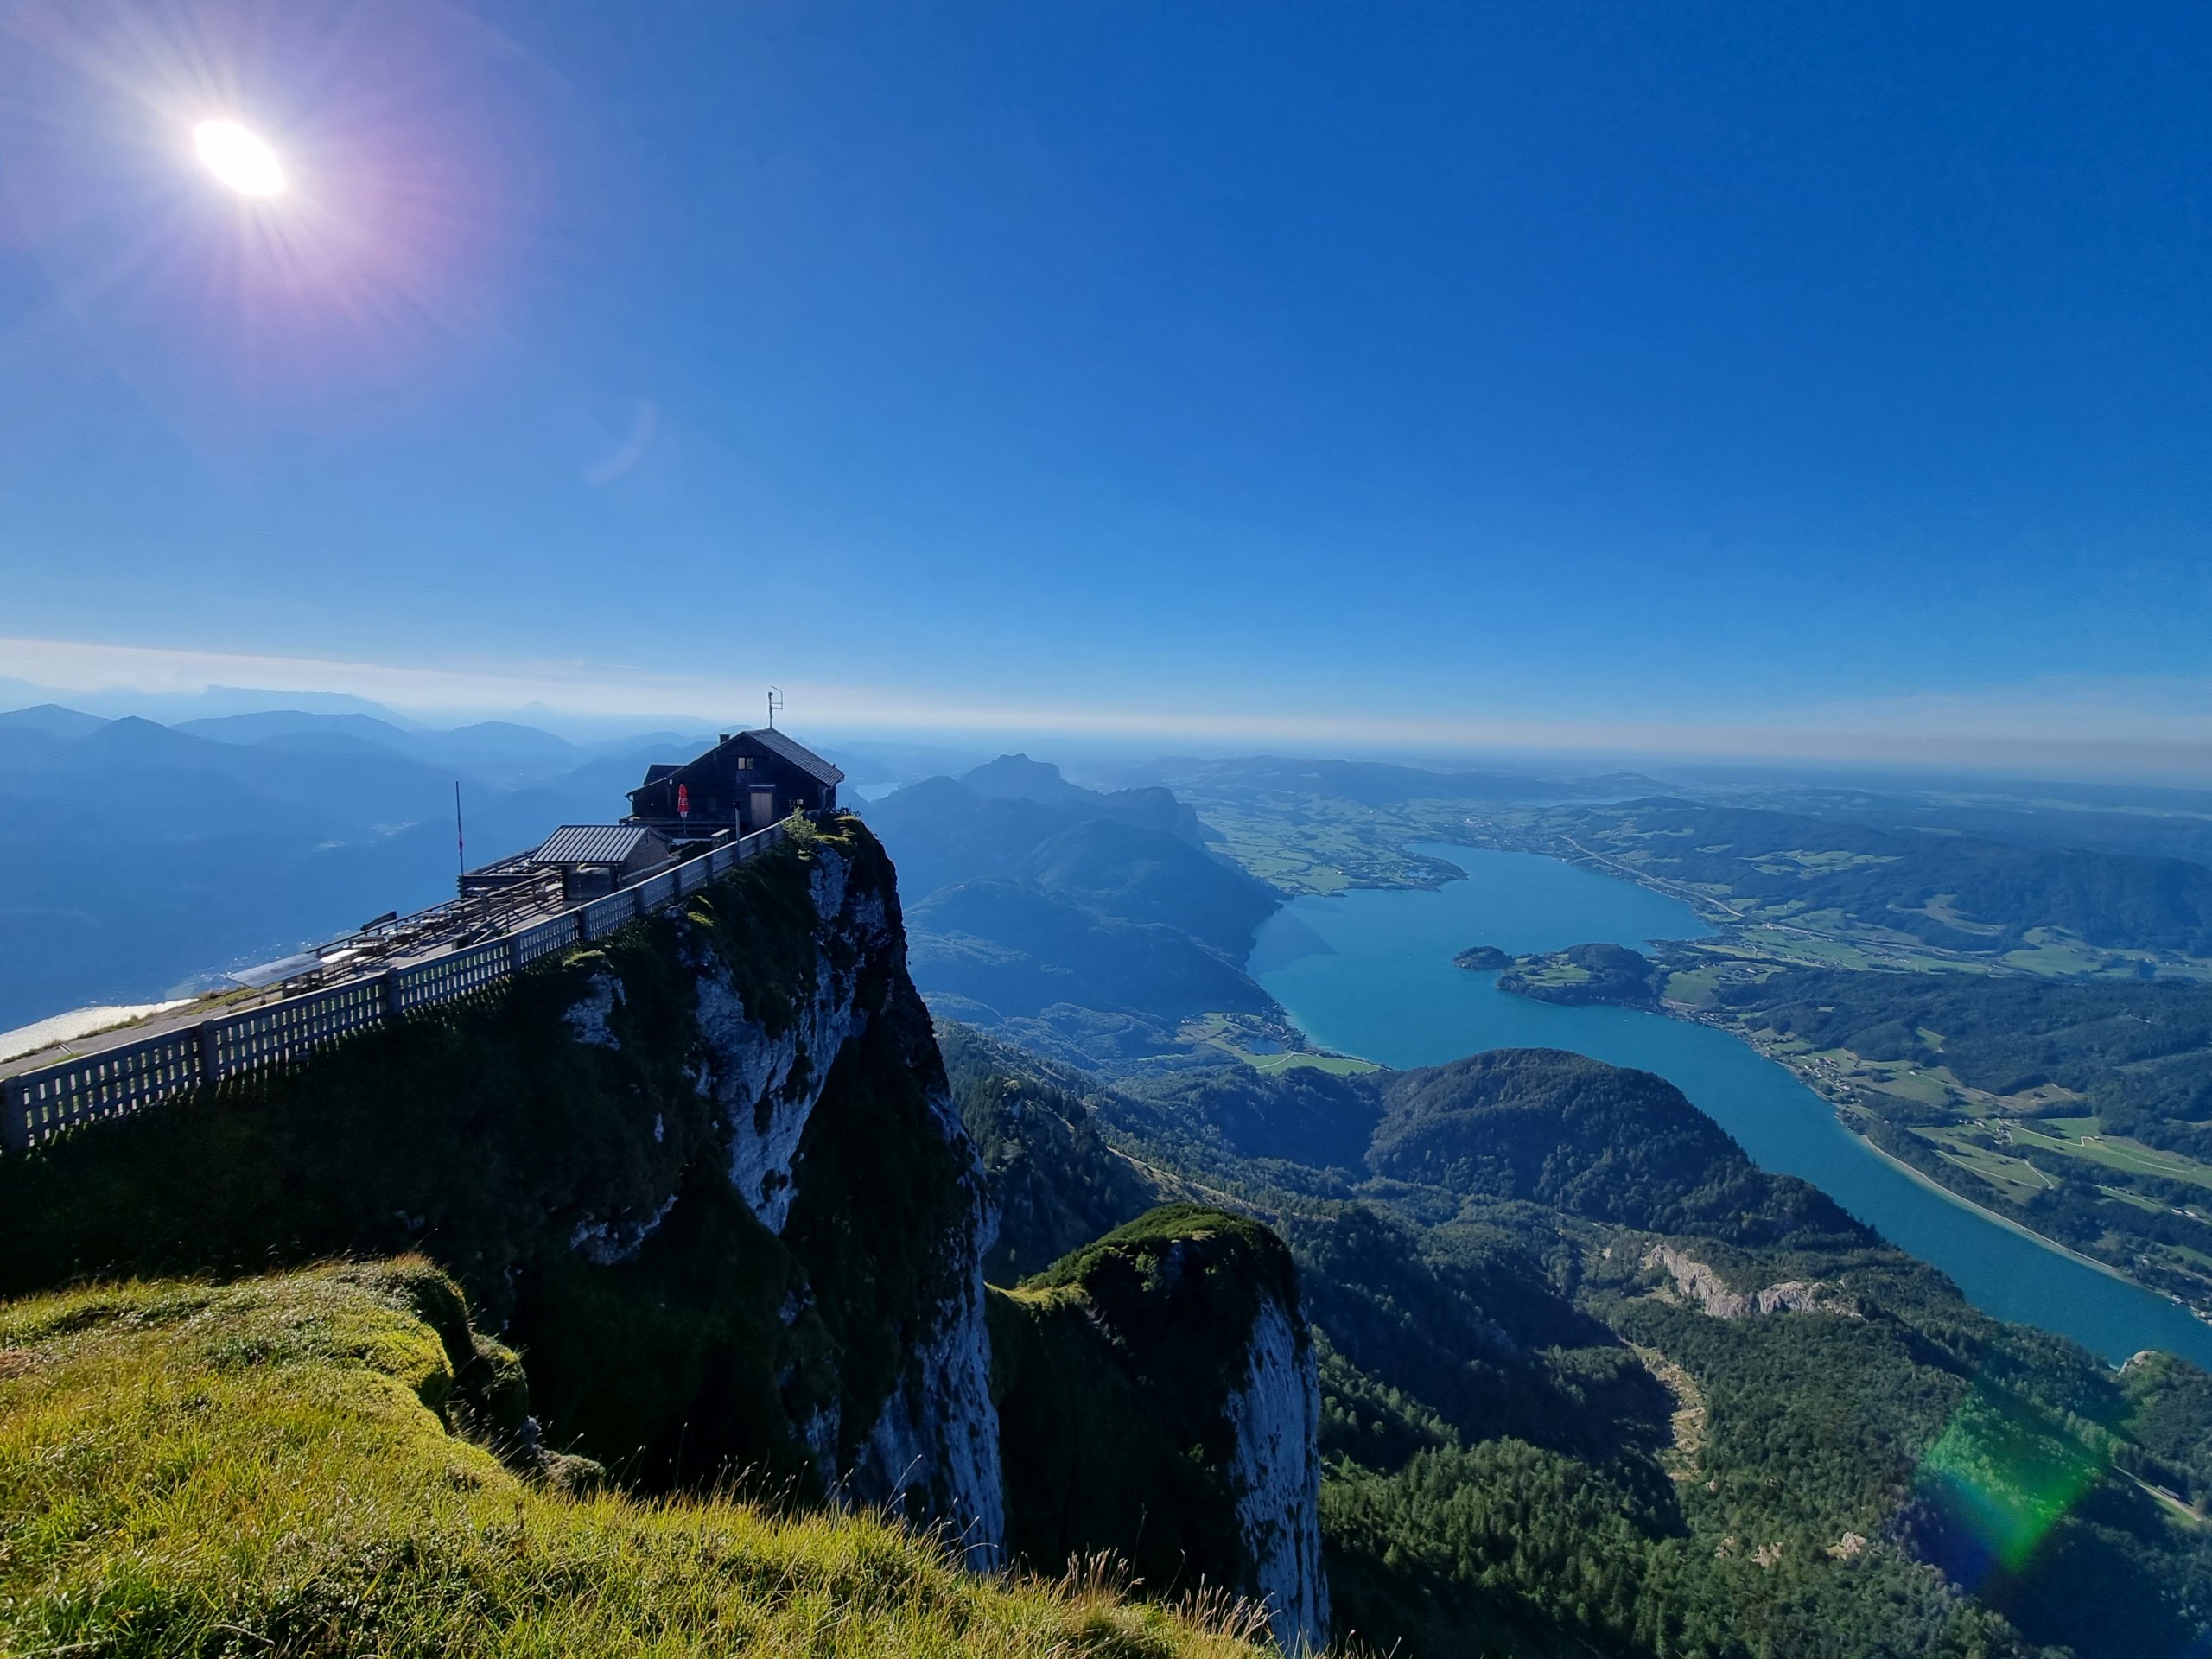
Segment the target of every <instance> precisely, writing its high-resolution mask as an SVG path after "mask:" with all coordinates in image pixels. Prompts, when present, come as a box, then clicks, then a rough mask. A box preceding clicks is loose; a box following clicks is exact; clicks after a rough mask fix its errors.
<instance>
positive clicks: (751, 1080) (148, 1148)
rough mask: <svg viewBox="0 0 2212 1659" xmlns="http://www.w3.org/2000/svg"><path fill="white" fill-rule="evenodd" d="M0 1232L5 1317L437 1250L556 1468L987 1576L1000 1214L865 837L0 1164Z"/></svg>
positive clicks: (807, 846)
mask: <svg viewBox="0 0 2212 1659" xmlns="http://www.w3.org/2000/svg"><path fill="white" fill-rule="evenodd" d="M0 1213H3V1214H5V1215H7V1216H8V1217H10V1222H9V1235H8V1237H7V1239H6V1241H5V1247H4V1249H0V1291H4V1292H14V1293H20V1292H23V1291H28V1290H32V1289H36V1288H41V1287H45V1286H48V1285H52V1284H55V1283H58V1282H61V1281H65V1280H67V1279H68V1278H70V1277H72V1276H74V1275H80V1274H88V1273H99V1274H114V1273H118V1272H135V1273H149V1272H185V1273H193V1274H211V1273H212V1274H232V1273H238V1272H242V1271H250V1270H256V1269H259V1268H265V1267H267V1266H269V1265H270V1264H271V1263H272V1262H277V1263H281V1262H301V1261H307V1260H312V1259H315V1258H316V1257H321V1256H327V1255H336V1254H353V1255H388V1254H393V1253H397V1252H398V1251H401V1250H416V1251H419V1252H421V1253H422V1254H423V1255H427V1256H428V1257H429V1258H430V1259H431V1260H432V1261H434V1262H436V1263H437V1264H438V1265H439V1266H440V1267H442V1268H444V1269H445V1270H447V1271H448V1272H449V1273H451V1274H453V1275H454V1277H455V1278H456V1279H458V1280H459V1281H461V1283H462V1285H463V1286H465V1287H466V1288H467V1293H468V1294H469V1296H470V1298H471V1300H472V1301H474V1303H475V1305H476V1306H479V1307H480V1308H481V1309H482V1310H483V1311H484V1313H485V1315H486V1318H487V1319H489V1320H491V1321H492V1322H493V1324H495V1325H497V1326H498V1327H499V1330H500V1332H501V1334H502V1335H503V1337H504V1338H505V1339H506V1340H507V1341H508V1342H510V1343H511V1344H513V1346H514V1347H516V1348H517V1349H518V1350H519V1351H521V1352H522V1354H523V1355H524V1363H525V1365H526V1366H527V1369H528V1371H529V1375H530V1381H531V1392H532V1395H533V1397H534V1399H535V1400H536V1401H537V1408H538V1413H539V1417H540V1420H541V1421H542V1424H543V1433H544V1434H545V1436H546V1438H547V1439H548V1440H549V1441H550V1443H552V1444H555V1445H561V1446H575V1447H577V1448H578V1449H580V1450H582V1451H584V1452H588V1454H589V1455H591V1456H593V1457H594V1458H597V1459H600V1460H601V1461H602V1462H604V1463H606V1464H607V1465H608V1466H609V1468H611V1469H612V1470H613V1471H615V1472H616V1474H617V1475H618V1476H620V1477H622V1478H626V1479H630V1480H634V1481H639V1482H643V1483H645V1484H649V1485H674V1484H685V1485H694V1484H702V1483H705V1482H711V1481H716V1480H721V1479H730V1478H737V1479H753V1480H757V1481H760V1482H761V1483H763V1484H766V1485H770V1486H774V1487H778V1488H785V1489H789V1488H791V1487H793V1486H794V1485H795V1486H796V1488H797V1489H798V1490H799V1491H815V1492H825V1493H828V1494H830V1495H833V1496H837V1497H845V1498H849V1499H850V1500H852V1501H856V1502H860V1503H868V1504H887V1505H890V1506H892V1507H894V1508H896V1509H898V1510H901V1511H902V1512H905V1513H906V1514H909V1515H911V1516H914V1517H915V1518H917V1519H927V1520H931V1521H940V1522H944V1523H946V1524H947V1525H948V1526H949V1527H950V1529H951V1531H952V1533H953V1534H954V1535H955V1536H957V1538H959V1539H960V1540H962V1541H963V1543H964V1544H965V1545H966V1547H967V1548H968V1550H969V1555H970V1559H972V1560H976V1561H979V1562H987V1561H989V1560H995V1559H996V1556H997V1553H998V1548H999V1542H1000V1539H1001V1535H1002V1532H1003V1529H1004V1522H1003V1514H1002V1508H1001V1495H1000V1494H1001V1485H1000V1471H999V1453H998V1424H997V1418H996V1414H995V1410H994V1408H993V1405H992V1401H991V1398H990V1391H989V1386H988V1383H989V1371H990V1362H989V1349H988V1336H987V1331H986V1325H985V1314H984V1302H983V1281H982V1266H981V1263H982V1255H983V1253H984V1251H985V1250H986V1249H988V1246H989V1243H990V1236H991V1230H992V1217H991V1213H990V1208H989V1205H988V1198H987V1195H986V1192H985V1190H984V1184H983V1180H982V1173H981V1171H980V1167H979V1165H978V1162H977V1160H976V1154H975V1149H974V1147H973V1145H972V1143H971V1142H970V1141H969V1138H968V1135H967V1134H966V1132H965V1131H964V1130H963V1128H962V1127H961V1124H960V1121H959V1117H958V1116H957V1112H956V1111H955V1110H954V1109H953V1107H952V1104H951V1102H950V1096H949V1094H948V1091H947V1089H946V1085H945V1079H944V1067H943V1064H942V1062H941V1060H940V1059H939V1058H938V1051H937V1046H936V1043H935V1040H934V1039H933V1037H932V1035H931V1030H930V1025H929V1019H928V1015H927V1014H926V1012H925V1010H924V1008H923V1007H922V1005H921V1002H920V1000H919V999H918V997H917V996H916V995H915V993H914V990H913V987H912V983H911V982H909V980H908V979H907V976H906V968H905V941H904V935H903V931H902V927H901V923H900V918H899V901H898V894H897V892H896V889H895V886H894V882H893V872H892V869H891V866H890V862H889V861H888V860H887V858H886V857H885V855H884V854H883V852H882V849H881V848H880V846H879V845H878V844H877V843H876V842H875V841H874V838H873V837H872V836H870V835H869V834H868V830H867V829H865V828H863V827H862V826H861V824H860V823H858V822H857V821H856V820H854V819H850V818H846V819H841V820H838V821H836V823H835V824H834V825H833V826H832V827H831V828H830V829H827V830H823V831H821V832H817V833H811V834H803V835H801V836H797V837H795V842H794V844H793V845H791V846H790V847H789V848H787V849H783V850H779V851H778V852H776V853H774V854H772V855H768V856H766V857H763V858H760V859H757V860H755V861H751V862H749V863H747V864H745V865H742V866H741V867H740V868H738V869H737V870H736V871H734V872H733V873H732V874H730V875H729V876H728V877H726V878H724V879H722V880H718V881H716V882H715V883H713V884H711V885H709V887H706V888H704V889H702V891H701V892H700V893H698V894H697V895H696V896H695V897H694V898H693V899H692V900H691V901H690V904H689V905H688V906H687V907H685V908H684V909H683V910H682V911H680V912H671V913H668V914H664V915H663V916H660V917H658V918H652V919H651V920H647V921H645V922H641V923H639V924H638V925H635V926H632V927H630V928H627V929H625V930H624V931H621V932H620V933H619V934H617V935H614V936H613V937H611V938H607V939H606V940H603V941H601V942H599V944H597V946H596V947H595V948H594V949H592V950H585V951H579V952H575V953H573V954H571V955H570V956H569V957H567V958H566V959H565V960H562V961H559V962H556V963H548V964H543V965H541V966H540V967H538V968H537V969H532V970H531V971H530V972H528V973H525V974H524V975H522V976H518V978H517V979H515V980H513V981H511V982H507V983H506V984H505V985H503V986H501V987H499V988H497V989H495V990H493V991H491V992H489V993H487V994H486V995H485V996H484V997H483V998H481V999H480V1000H479V1001H474V1002H472V1003H469V1004H467V1005H455V1006H452V1007H447V1008H444V1009H441V1010H439V1011H436V1012H435V1013H434V1014H426V1015H424V1016H421V1017H417V1018H416V1019H412V1020H408V1021H407V1022H405V1023H404V1024H403V1025H400V1026H398V1027H393V1028H391V1029H389V1030H386V1031H382V1032H378V1033H372V1034H370V1035H367V1036H365V1037H364V1038H362V1039H359V1041H357V1042H354V1043H351V1044H348V1045H346V1046H344V1047H343V1048H341V1049H338V1050H335V1051H333V1052H327V1053H326V1054H325V1055H323V1056H321V1057H320V1058H317V1059H315V1061H313V1062H312V1063H310V1064H308V1065H304V1066H302V1068H300V1069H299V1070H297V1071H294V1072H291V1073H289V1074H287V1075H283V1076H276V1077H255V1078H250V1079H243V1080H240V1081H238V1082H236V1083H233V1084H226V1085H225V1086H224V1087H223V1088H221V1089H220V1090H216V1091H213V1093H212V1094H210V1095H207V1096H202V1097H200V1098H196V1099H194V1100H192V1101H188V1102H184V1103H178V1104H176V1105H174V1106H170V1107H167V1108H163V1109H158V1110H156V1111H152V1112H149V1113H147V1114H145V1115H144V1116H142V1117H139V1118H137V1119H134V1120H130V1121H128V1122H122V1123H118V1124H113V1125H105V1126H101V1127H100V1128H98V1129H96V1130H93V1131H91V1132H88V1133H86V1134H82V1135H78V1136H76V1137H74V1138H73V1139H71V1140H68V1141H64V1142H61V1143H60V1144H58V1145H56V1146H54V1147H51V1148H50V1149H47V1150H44V1151H41V1152H40V1153H37V1154H33V1155H30V1156H28V1157H23V1158H16V1159H10V1160H4V1161H0Z"/></svg>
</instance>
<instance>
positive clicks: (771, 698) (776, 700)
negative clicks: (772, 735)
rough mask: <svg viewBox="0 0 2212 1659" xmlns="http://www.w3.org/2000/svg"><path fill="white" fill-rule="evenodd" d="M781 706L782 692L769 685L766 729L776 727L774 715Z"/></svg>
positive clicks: (782, 702)
mask: <svg viewBox="0 0 2212 1659" xmlns="http://www.w3.org/2000/svg"><path fill="white" fill-rule="evenodd" d="M783 706H784V694H783V693H782V692H780V691H779V690H776V688H775V687H774V686H770V687H769V688H768V729H769V730H770V731H774V730H775V729H776V715H777V713H778V712H779V710H780V709H782V708H783Z"/></svg>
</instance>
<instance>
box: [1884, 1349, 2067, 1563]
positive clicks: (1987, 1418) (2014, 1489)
mask: <svg viewBox="0 0 2212 1659" xmlns="http://www.w3.org/2000/svg"><path fill="white" fill-rule="evenodd" d="M2103 1467H2104V1464H2103V1460H2102V1459H2101V1458H2100V1457H2099V1456H2097V1455H2096V1454H2095V1453H2094V1452H2091V1451H2090V1450H2089V1449H2088V1447H2087V1446H2083V1445H2082V1443H2081V1442H2080V1441H2079V1440H2075V1439H2074V1438H2073V1436H2071V1435H2069V1434H2067V1433H2063V1432H2062V1431H2060V1430H2059V1429H2057V1428H2056V1427H2053V1426H2052V1425H2050V1423H2048V1422H2046V1421H2042V1420H2040V1418H2039V1417H2038V1416H2037V1414H2035V1413H2033V1412H2032V1411H2031V1409H2030V1408H2026V1407H2024V1406H2023V1405H2022V1404H2021V1403H2020V1402H2018V1401H2014V1400H2008V1399H2005V1397H2003V1396H2002V1395H1997V1394H1994V1393H1993V1392H1991V1391H1989V1390H1987V1389H1984V1388H1981V1387H1980V1386H1977V1387H1976V1388H1975V1389H1974V1391H1973V1392H1972V1393H1970V1394H1969V1395H1967V1397H1966V1398H1965V1399H1964V1400H1963V1401H1961V1402H1960V1404H1959V1408H1958V1409H1957V1410H1956V1411H1955V1412H1953V1413H1952V1414H1951V1421H1949V1423H1948V1424H1947V1425H1946V1426H1945V1427H1944V1429H1943V1433H1942V1434H1941V1435H1940V1436H1938V1437H1937V1439H1936V1443H1935V1445H1933V1446H1929V1448H1928V1453H1927V1455H1926V1456H1925V1457H1923V1459H1921V1463H1920V1471H1919V1475H1918V1478H1917V1480H1916V1483H1915V1484H1916V1488H1917V1490H1918V1491H1919V1493H1920V1495H1921V1497H1923V1498H1925V1499H1927V1500H1928V1501H1929V1502H1930V1503H1933V1504H1935V1505H1936V1507H1937V1508H1938V1509H1940V1510H1942V1512H1943V1514H1944V1516H1945V1517H1946V1518H1947V1519H1948V1521H1949V1522H1951V1524H1952V1525H1953V1526H1954V1527H1955V1528H1958V1529H1961V1530H1963V1531H1965V1532H1966V1533H1967V1534H1968V1535H1971V1537H1972V1538H1973V1540H1974V1541H1975V1542H1976V1543H1978V1544H1979V1545H1980V1547H1981V1548H1982V1550H1984V1551H1986V1554H1987V1555H1988V1557H1989V1558H1990V1560H1993V1562H1994V1563H1995V1564H1996V1565H1998V1566H1999V1567H2003V1568H2004V1570H2005V1571H2006V1572H2007V1573H2018V1571H2019V1570H2020V1569H2021V1568H2022V1567H2024V1566H2026V1564H2027V1562H2028V1560H2029V1558H2030V1557H2031V1556H2032V1555H2033V1554H2035V1552H2036V1548H2037V1545H2039V1544H2041V1543H2042V1542H2043V1541H2044V1537H2045V1536H2047V1535H2049V1533H2050V1529H2052V1528H2053V1527H2055V1526H2056V1525H2057V1524H2058V1522H2060V1521H2061V1520H2063V1519H2064V1518H2065V1516H2066V1514H2067V1512H2068V1511H2069V1510H2071V1509H2072V1508H2073V1507H2074V1505H2075V1503H2078V1502H2079V1501H2080V1500H2081V1497H2082V1493H2084V1492H2086V1491H2088V1489H2089V1487H2090V1486H2091V1485H2092V1484H2094V1482H2095V1480H2096V1478H2097V1476H2098V1475H2099V1473H2100V1472H2101V1471H2102V1470H2103Z"/></svg>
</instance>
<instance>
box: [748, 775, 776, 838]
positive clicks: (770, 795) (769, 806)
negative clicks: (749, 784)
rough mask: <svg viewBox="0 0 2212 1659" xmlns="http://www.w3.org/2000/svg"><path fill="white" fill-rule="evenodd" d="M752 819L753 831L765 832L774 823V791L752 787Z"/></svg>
mask: <svg viewBox="0 0 2212 1659" xmlns="http://www.w3.org/2000/svg"><path fill="white" fill-rule="evenodd" d="M752 817H753V828H754V829H766V828H767V827H768V826H769V825H770V824H772V823H774V822H775V821H776V791H775V790H774V789H773V788H771V787H760V786H757V785H756V786H755V787H754V789H753V812H752Z"/></svg>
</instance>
